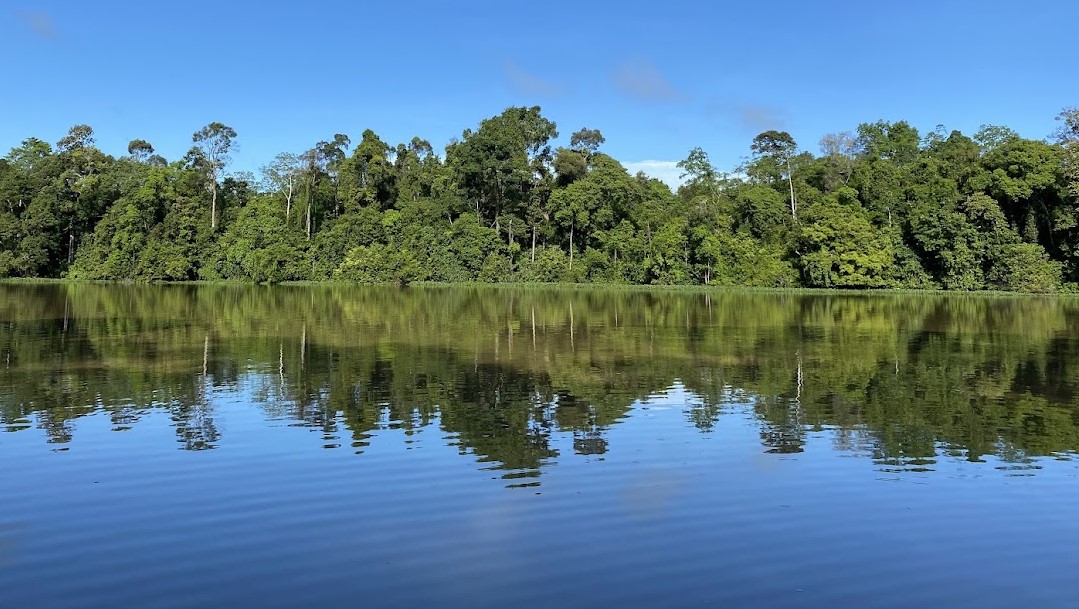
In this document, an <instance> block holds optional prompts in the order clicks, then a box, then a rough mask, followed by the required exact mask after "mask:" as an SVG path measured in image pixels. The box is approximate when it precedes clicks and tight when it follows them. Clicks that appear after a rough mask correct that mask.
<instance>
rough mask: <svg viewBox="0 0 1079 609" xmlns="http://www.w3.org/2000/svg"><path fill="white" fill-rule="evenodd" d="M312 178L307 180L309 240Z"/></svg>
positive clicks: (309, 235) (309, 236)
mask: <svg viewBox="0 0 1079 609" xmlns="http://www.w3.org/2000/svg"><path fill="white" fill-rule="evenodd" d="M312 180H314V178H313V177H312V178H311V180H308V181H307V223H306V224H307V240H308V241H310V240H311V181H312Z"/></svg>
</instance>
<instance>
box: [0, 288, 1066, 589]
mask: <svg viewBox="0 0 1079 609" xmlns="http://www.w3.org/2000/svg"><path fill="white" fill-rule="evenodd" d="M0 431H2V432H3V433H0V463H2V465H3V468H2V470H0V506H2V508H0V606H2V607H5V608H6V607H12V608H35V607H43V608H45V607H48V608H52V607H108V608H116V607H139V608H156V607H195V606H203V607H216V606H222V607H241V606H242V607H248V606H250V607H296V606H309V607H316V606H338V607H339V606H369V607H418V606H428V607H440V608H446V607H499V608H503V607H516V608H526V607H552V606H557V607H608V606H610V607H614V606H620V607H693V606H722V607H732V606H760V607H799V608H805V607H845V606H856V607H904V608H909V607H919V606H921V607H928V606H938V607H1015V606H1023V607H1027V608H1035V607H1074V606H1076V603H1077V602H1079V601H1076V598H1077V596H1079V579H1077V576H1076V574H1077V573H1079V518H1077V514H1079V512H1077V509H1079V508H1077V506H1079V479H1077V474H1079V461H1076V455H1075V452H1076V451H1077V450H1079V300H1068V299H1049V298H1044V299H1043V298H1018V297H1016V298H989V297H983V296H956V297H943V296H909V295H905V296H879V295H873V296H841V295H833V296H810V295H806V296H796V295H791V294H726V293H712V294H703V293H701V294H683V293H656V292H628V291H625V292H623V291H586V290H562V291H559V290H509V289H493V288H492V289H466V288H459V289H458V288H455V289H415V288H413V289H406V290H397V289H361V288H342V287H304V288H298V287H297V288H286V287H278V288H262V287H205V286H200V287H194V286H169V287H123V286H96V285H77V286H58V285H46V286H39V285H32V286H28V285H6V286H0Z"/></svg>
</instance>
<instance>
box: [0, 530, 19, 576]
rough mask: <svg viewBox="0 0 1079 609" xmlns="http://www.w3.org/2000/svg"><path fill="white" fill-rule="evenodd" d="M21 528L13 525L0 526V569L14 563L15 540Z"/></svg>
mask: <svg viewBox="0 0 1079 609" xmlns="http://www.w3.org/2000/svg"><path fill="white" fill-rule="evenodd" d="M21 528H22V526H21V525H19V524H17V523H15V524H0V567H3V566H4V565H10V564H12V563H13V562H14V556H15V540H16V538H17V537H18V535H19V529H21Z"/></svg>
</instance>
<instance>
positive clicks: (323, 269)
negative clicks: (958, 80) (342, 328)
mask: <svg viewBox="0 0 1079 609" xmlns="http://www.w3.org/2000/svg"><path fill="white" fill-rule="evenodd" d="M1058 118H1059V119H1060V124H1061V127H1060V129H1059V131H1058V133H1057V134H1056V135H1055V136H1054V137H1053V138H1050V139H1048V140H1034V139H1027V138H1023V137H1020V136H1019V135H1018V134H1017V133H1016V132H1015V131H1013V130H1011V129H1009V128H1007V127H1001V126H983V127H982V128H981V129H980V130H979V131H978V132H977V133H975V134H974V135H973V136H967V135H964V134H962V133H960V132H959V131H951V132H948V131H946V130H945V129H944V128H943V127H939V128H937V129H936V130H934V131H932V132H929V133H926V134H921V133H919V132H918V130H917V129H915V128H914V127H912V126H911V125H909V124H908V123H906V122H903V121H899V122H885V121H880V122H876V123H865V124H861V125H859V126H858V127H857V128H856V129H855V130H854V131H847V132H840V133H834V134H829V135H826V136H824V137H823V138H822V139H821V141H820V146H819V153H818V154H813V153H811V152H809V151H807V150H804V149H802V148H801V147H799V145H798V143H797V142H795V140H794V139H793V138H792V137H791V136H790V134H788V133H786V132H783V131H774V130H773V131H766V132H763V133H761V134H759V135H757V136H756V137H754V138H753V140H752V141H751V142H750V147H749V149H750V156H749V157H748V159H747V160H746V162H745V163H744V165H743V166H741V167H739V168H738V170H737V171H736V172H734V173H725V172H723V171H720V170H719V169H717V168H716V167H714V166H713V164H712V163H711V161H710V159H709V157H708V155H707V153H706V152H705V151H704V150H702V149H700V148H695V149H693V150H692V151H690V152H689V154H688V155H687V157H686V158H685V159H684V160H682V161H681V162H679V163H678V167H679V168H680V169H681V171H682V177H683V180H684V183H683V185H682V186H680V187H679V188H678V189H677V192H672V190H671V189H670V187H668V186H667V185H666V184H664V183H663V182H661V181H659V180H657V179H654V178H650V177H648V176H646V175H644V174H643V173H638V174H637V175H631V174H630V173H629V172H628V171H627V170H626V169H625V168H624V167H623V166H622V165H621V164H620V163H619V162H618V161H617V160H615V159H614V158H612V157H611V156H609V155H608V154H605V153H604V152H603V151H602V146H603V144H604V142H605V139H604V136H603V135H602V133H601V132H600V131H598V130H595V129H588V128H585V129H580V130H578V131H576V132H574V133H572V134H571V136H570V138H569V142H568V145H567V146H559V147H556V146H555V141H556V140H557V138H558V136H559V133H558V130H557V126H556V124H555V123H554V122H552V121H551V120H549V119H548V118H546V117H544V116H543V115H542V113H541V111H540V108H539V107H511V108H507V109H506V110H505V111H503V112H502V113H500V114H498V115H497V116H493V117H490V118H487V119H484V120H483V121H481V122H480V123H479V125H478V126H477V127H475V128H472V129H466V130H465V131H464V132H463V133H462V134H461V136H460V137H459V138H455V139H454V140H453V141H451V143H450V144H449V145H448V146H446V148H445V151H444V152H443V153H442V154H439V153H438V152H436V151H435V150H434V148H433V147H432V145H431V144H430V143H429V142H428V141H426V140H423V139H421V138H418V137H416V138H413V139H412V140H411V141H409V142H407V143H400V144H397V145H396V146H392V145H390V144H388V143H386V142H384V141H383V140H382V139H381V138H379V136H378V135H377V134H375V132H373V131H371V130H366V131H364V132H363V133H362V134H361V136H360V140H359V142H355V143H354V142H353V141H352V139H351V138H350V137H348V136H347V135H343V134H335V135H334V136H333V137H331V138H328V139H326V140H324V141H320V142H317V143H316V144H315V145H314V146H312V147H311V148H310V149H309V150H307V151H305V152H302V153H281V154H278V155H277V156H276V157H274V159H273V160H272V161H271V162H269V163H268V164H267V165H266V166H264V167H262V169H261V176H260V177H258V178H256V176H255V175H253V174H251V173H248V172H236V173H230V172H229V171H228V169H229V164H230V151H231V150H232V148H233V146H234V143H235V142H236V140H237V137H238V135H237V133H236V132H235V130H233V129H232V128H231V127H229V126H227V125H224V124H222V123H216V122H215V123H211V124H209V125H207V126H205V127H204V128H202V129H200V130H199V131H197V132H195V133H194V134H193V136H192V148H191V150H190V151H189V152H188V153H187V154H186V155H185V156H184V157H183V158H181V159H176V160H172V161H169V160H168V159H165V158H163V157H162V156H160V155H158V154H156V153H155V151H154V148H153V146H152V145H151V144H150V143H149V142H147V141H144V140H134V141H132V142H131V143H130V144H129V146H128V150H127V153H128V154H127V155H123V156H119V157H114V156H110V155H108V154H106V153H104V152H102V151H101V150H99V149H98V148H96V147H95V146H94V137H93V136H94V132H93V129H92V128H91V127H89V126H87V125H76V126H74V127H72V128H71V130H70V132H69V133H68V135H66V136H65V137H63V138H61V139H60V140H59V141H58V142H56V144H55V145H50V144H48V143H47V142H44V141H42V140H39V139H36V138H30V139H27V140H25V141H24V142H22V144H21V145H20V146H18V147H16V148H14V149H13V150H11V152H10V153H9V154H8V155H7V156H6V157H5V158H3V159H2V160H0V277H52V278H72V279H88V280H98V279H108V280H122V281H186V280H207V281H218V280H240V281H249V282H258V283H280V282H285V281H304V280H306V281H324V280H340V281H349V282H360V283H399V284H405V283H410V282H419V281H438V282H464V281H479V282H569V283H578V282H597V283H628V284H703V285H715V286H756V287H796V286H804V287H816V288H922V289H949V290H983V289H998V290H1012V291H1030V292H1053V291H1058V290H1062V289H1064V290H1074V289H1076V284H1077V283H1079V210H1077V202H1079V109H1067V110H1064V111H1063V112H1062V113H1061V114H1060V116H1059V117H1058Z"/></svg>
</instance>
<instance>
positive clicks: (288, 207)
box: [285, 176, 292, 220]
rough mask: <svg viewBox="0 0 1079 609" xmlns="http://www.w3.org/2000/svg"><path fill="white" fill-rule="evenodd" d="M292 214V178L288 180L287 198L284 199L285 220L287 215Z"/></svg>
mask: <svg viewBox="0 0 1079 609" xmlns="http://www.w3.org/2000/svg"><path fill="white" fill-rule="evenodd" d="M291 213H292V176H289V179H288V196H287V197H285V220H288V217H289V214H291Z"/></svg>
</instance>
